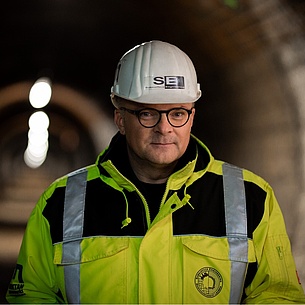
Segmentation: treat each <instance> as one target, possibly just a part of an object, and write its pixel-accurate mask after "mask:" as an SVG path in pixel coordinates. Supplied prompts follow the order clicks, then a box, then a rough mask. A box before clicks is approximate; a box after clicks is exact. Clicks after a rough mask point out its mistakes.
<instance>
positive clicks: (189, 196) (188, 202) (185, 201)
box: [182, 186, 195, 210]
mask: <svg viewBox="0 0 305 305" xmlns="http://www.w3.org/2000/svg"><path fill="white" fill-rule="evenodd" d="M186 189H187V186H185V188H184V198H183V199H182V204H183V205H185V204H188V205H189V206H190V207H191V208H192V209H193V210H195V208H194V207H193V206H192V204H191V203H190V199H191V195H189V194H187V193H186Z"/></svg>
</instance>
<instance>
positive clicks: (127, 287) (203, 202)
mask: <svg viewBox="0 0 305 305" xmlns="http://www.w3.org/2000/svg"><path fill="white" fill-rule="evenodd" d="M133 181H135V180H133V173H132V171H131V168H130V165H129V163H128V161H127V151H126V142H125V138H124V137H123V136H121V135H116V136H115V137H114V139H113V141H112V142H111V143H110V146H109V147H108V148H107V149H106V150H105V151H103V152H102V153H101V155H100V156H99V158H98V160H97V162H96V164H94V165H92V166H88V167H86V168H83V169H81V170H79V171H76V172H74V173H71V174H69V175H67V176H65V177H63V178H60V179H58V180H56V181H55V182H54V183H53V184H52V185H51V186H50V187H49V188H48V189H47V190H46V191H45V192H44V193H43V195H42V196H41V198H40V199H39V202H38V203H37V205H36V207H35V208H34V210H33V212H32V214H31V216H30V219H29V221H28V225H27V229H26V232H25V235H24V239H23V242H22V246H21V249H20V254H19V257H18V261H17V265H16V269H15V272H14V274H13V278H12V280H11V283H10V285H9V289H8V292H7V300H8V301H9V302H12V303H56V302H64V303H117V304H118V303H125V304H126V303H143V304H151V303H163V304H170V303H171V304H175V303H176V304H177V303H180V304H181V303H188V304H191V303H209V304H210V303H218V304H219V303H239V302H241V301H242V302H245V303H285V302H287V303H293V302H295V303H305V296H304V292H303V289H302V287H301V284H300V283H299V282H298V278H297V275H296V267H295V263H294V259H293V257H292V254H291V249H290V242H289V239H288V237H287V233H286V229H285V224H284V220H283V216H282V213H281V211H280V208H279V205H278V203H277V201H276V199H275V196H274V193H273V191H272V189H271V187H270V186H269V185H268V183H267V182H265V181H264V180H263V179H262V178H260V177H258V176H256V175H255V174H253V173H251V172H249V171H247V170H243V169H240V168H237V167H234V166H232V165H229V164H227V163H224V162H221V161H217V160H215V159H214V158H213V157H212V155H211V153H210V152H209V150H208V149H207V148H206V147H205V146H204V144H203V143H201V142H200V141H199V140H198V139H196V138H195V137H193V136H192V137H191V140H190V144H189V147H188V149H187V151H186V153H185V155H184V156H183V157H182V158H181V160H180V162H179V165H178V166H177V169H176V170H175V172H174V173H173V174H172V175H171V176H170V177H169V179H168V181H167V183H166V189H165V193H164V196H163V198H162V201H161V202H160V209H159V212H158V214H157V216H156V217H155V218H154V219H151V216H150V212H149V206H148V204H147V201H146V199H145V198H144V196H143V195H142V193H141V192H140V191H139V189H138V188H137V186H136V185H135V183H134V182H133Z"/></svg>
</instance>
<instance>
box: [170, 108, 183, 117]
mask: <svg viewBox="0 0 305 305" xmlns="http://www.w3.org/2000/svg"><path fill="white" fill-rule="evenodd" d="M170 115H171V117H173V118H176V119H178V118H182V117H184V116H185V115H186V112H185V111H183V110H176V111H172V112H171V113H170Z"/></svg>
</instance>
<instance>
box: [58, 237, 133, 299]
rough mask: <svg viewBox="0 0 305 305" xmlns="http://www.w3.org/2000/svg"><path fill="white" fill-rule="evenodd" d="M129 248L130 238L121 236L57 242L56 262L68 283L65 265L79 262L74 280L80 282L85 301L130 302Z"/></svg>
mask: <svg viewBox="0 0 305 305" xmlns="http://www.w3.org/2000/svg"><path fill="white" fill-rule="evenodd" d="M128 248H129V239H128V238H121V237H117V238H114V237H112V238H111V237H90V238H85V239H80V240H74V241H68V242H63V243H59V244H56V245H54V264H55V265H56V266H57V269H58V275H59V276H60V277H62V278H61V279H60V280H59V281H60V282H63V283H66V281H65V279H64V278H63V277H64V274H65V269H66V268H70V267H71V266H73V265H74V266H78V268H77V269H76V270H79V271H78V274H76V276H75V278H72V281H74V280H75V282H76V283H78V282H79V283H80V300H81V303H126V302H127V289H128V277H127V274H128V268H129V267H128V262H127V258H128ZM67 251H69V252H71V253H68V254H67ZM69 280H71V279H69ZM69 286H70V287H73V283H72V285H68V286H66V287H69ZM66 287H65V289H66ZM72 293H73V292H72ZM69 294H70V293H66V295H69Z"/></svg>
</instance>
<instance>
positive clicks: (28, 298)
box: [6, 196, 62, 303]
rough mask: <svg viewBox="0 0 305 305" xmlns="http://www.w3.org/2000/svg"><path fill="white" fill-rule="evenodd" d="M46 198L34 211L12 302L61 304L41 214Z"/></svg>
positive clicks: (9, 295)
mask: <svg viewBox="0 0 305 305" xmlns="http://www.w3.org/2000/svg"><path fill="white" fill-rule="evenodd" d="M44 205H45V200H44V197H43V196H42V197H41V198H40V199H39V202H38V204H37V205H36V207H35V208H34V210H33V212H32V214H31V216H30V218H29V221H28V224H27V228H26V231H25V234H24V237H23V241H22V244H21V248H20V252H19V256H18V260H17V265H16V269H15V271H14V274H13V277H12V280H11V283H10V285H9V288H8V291H7V295H6V298H7V301H8V302H9V303H58V302H62V300H61V296H60V295H61V293H60V291H59V288H58V287H57V284H56V281H55V272H56V270H55V265H54V264H53V246H52V241H51V236H50V231H49V224H48V222H47V220H46V219H45V218H44V216H43V215H42V207H44Z"/></svg>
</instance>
